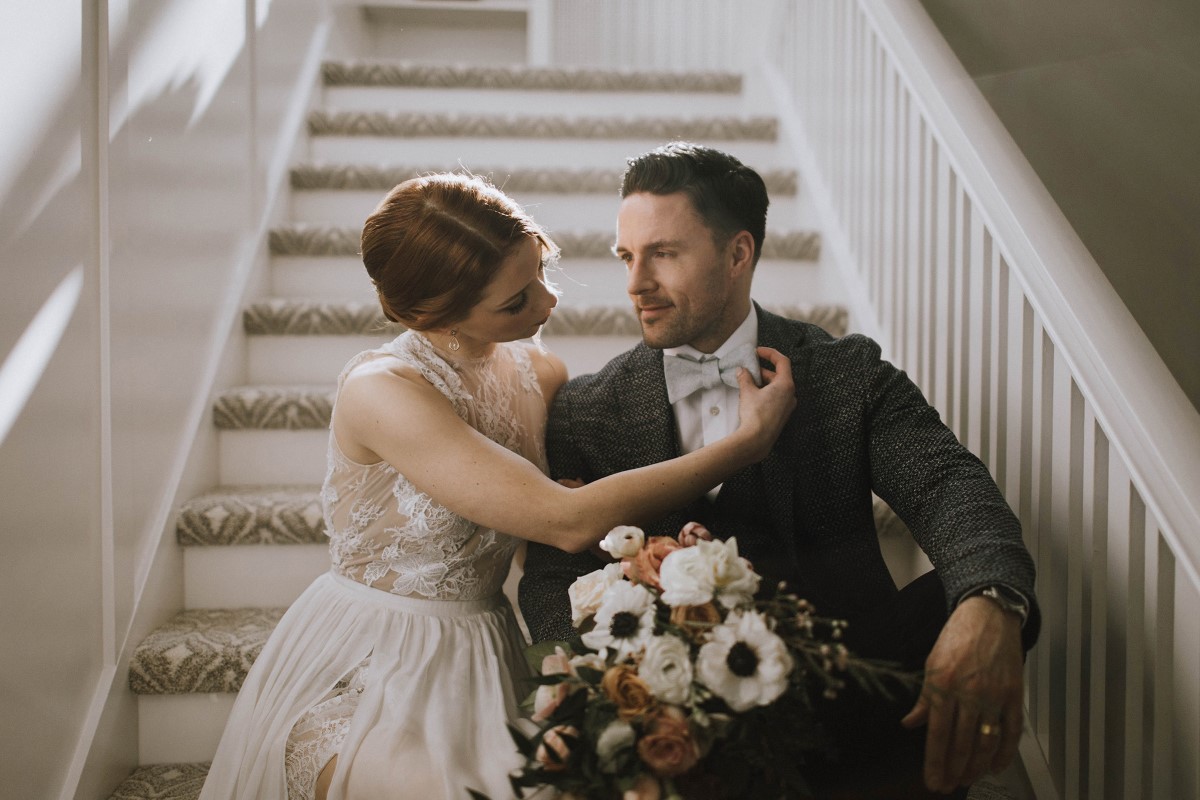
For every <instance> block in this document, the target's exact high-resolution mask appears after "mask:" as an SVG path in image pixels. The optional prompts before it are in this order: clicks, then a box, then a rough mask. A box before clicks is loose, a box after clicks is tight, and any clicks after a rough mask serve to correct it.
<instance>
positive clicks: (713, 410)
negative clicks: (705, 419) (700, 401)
mask: <svg viewBox="0 0 1200 800" xmlns="http://www.w3.org/2000/svg"><path fill="white" fill-rule="evenodd" d="M708 413H709V414H712V415H713V416H714V417H715V416H716V415H717V414H720V413H721V409H720V407H719V406H713V407H712V408H710V409H709V410H708Z"/></svg>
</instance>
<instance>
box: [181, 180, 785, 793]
mask: <svg viewBox="0 0 1200 800" xmlns="http://www.w3.org/2000/svg"><path fill="white" fill-rule="evenodd" d="M362 255H363V262H364V263H365V264H366V267H367V271H368V273H369V274H370V276H371V280H372V281H373V282H374V285H375V288H376V291H377V294H378V296H379V301H380V303H381V304H382V306H383V310H384V312H385V314H386V315H387V316H388V318H389V319H391V320H393V321H396V322H400V323H403V324H404V325H405V326H406V327H407V328H408V330H407V331H406V332H405V333H403V334H401V335H400V336H399V337H398V338H397V339H395V340H394V341H392V342H391V343H389V344H387V345H384V346H383V347H381V348H378V349H376V350H370V351H367V352H364V353H360V354H359V355H357V356H355V357H354V358H353V359H352V360H351V361H350V362H349V364H347V365H346V367H345V369H344V370H343V371H342V374H341V375H340V377H339V378H338V386H337V398H336V402H335V405H334V410H333V419H332V423H331V425H330V436H329V455H328V470H327V473H326V477H325V483H324V486H323V487H322V491H321V499H322V504H323V507H324V513H325V524H326V530H327V532H328V535H329V538H330V547H329V549H330V556H331V561H332V564H331V567H330V570H329V572H327V573H325V574H324V575H322V576H321V577H319V578H317V579H316V580H315V581H314V582H313V583H312V585H311V586H309V587H308V589H306V590H305V591H304V593H303V594H302V595H301V596H300V597H299V599H297V600H296V602H295V603H294V604H293V605H292V606H291V608H290V609H289V610H288V612H287V613H286V614H285V615H284V617H283V619H282V620H281V621H280V623H279V625H278V627H277V628H276V629H275V631H274V633H273V634H272V635H271V637H270V639H269V640H268V642H267V643H266V645H265V647H264V648H263V651H262V654H261V655H260V656H259V658H258V659H257V661H256V662H255V664H254V667H253V668H252V669H251V670H250V674H249V676H248V677H247V679H246V682H245V684H244V686H243V687H242V690H241V693H240V694H239V695H238V698H237V701H236V703H235V705H234V708H233V712H232V713H231V715H230V717H229V722H228V724H227V726H226V728H225V733H224V735H223V737H222V739H221V743H220V745H219V747H218V749H217V754H216V757H215V759H214V761H213V764H212V768H211V770H210V772H209V776H208V779H207V782H206V783H205V786H204V790H203V792H202V793H201V795H200V796H201V799H202V800H229V798H245V799H246V800H264V799H270V798H278V799H279V800H283V799H284V798H289V800H302V799H303V800H308V799H309V798H318V799H319V800H321V799H323V798H354V799H355V800H360V799H364V798H388V799H389V800H396V798H410V797H411V798H422V800H430V799H434V800H436V799H437V798H465V797H467V796H468V791H467V790H468V788H470V789H473V790H477V791H480V792H484V793H487V794H488V795H490V796H492V797H493V798H501V797H510V796H512V789H511V787H510V784H509V782H508V777H507V776H508V773H509V771H510V770H512V769H513V768H514V767H516V766H518V765H519V763H520V758H519V756H518V754H517V752H516V750H515V747H514V745H513V743H512V740H511V739H510V737H509V734H508V731H507V730H506V724H507V723H513V724H520V721H521V714H520V711H519V709H518V703H519V702H520V700H521V697H522V695H523V694H524V693H525V692H527V691H528V690H529V688H530V687H529V686H528V685H522V683H521V679H522V678H524V677H526V676H527V675H528V671H527V668H526V666H525V662H524V659H523V655H522V646H523V641H522V639H521V636H520V633H519V630H518V627H517V624H516V621H515V617H514V614H513V611H512V608H511V606H510V605H509V603H508V601H507V599H506V598H505V597H504V595H503V593H502V592H501V587H502V585H503V583H504V580H505V576H506V574H507V573H508V570H509V566H510V562H511V560H512V557H513V553H514V551H515V550H516V548H517V544H518V542H519V540H520V539H528V540H530V541H534V542H542V543H545V544H550V545H553V546H555V547H559V548H562V549H564V550H569V551H579V550H583V549H586V548H588V547H590V546H593V545H595V544H596V543H597V542H598V541H599V540H600V539H601V538H603V537H604V535H605V534H606V533H607V532H608V531H609V530H610V529H611V528H613V527H615V526H617V525H620V524H637V523H638V522H639V521H643V520H649V519H654V518H657V517H660V516H661V515H663V514H664V513H667V512H668V511H669V510H671V509H674V508H677V507H679V506H681V505H683V504H685V503H686V502H688V501H690V500H692V499H694V498H695V497H698V496H699V495H701V494H703V493H704V492H705V491H707V490H708V489H709V488H711V487H712V486H715V485H716V484H718V483H720V482H721V481H722V480H723V479H724V478H726V477H727V476H728V475H730V474H732V473H733V472H735V471H736V470H738V469H740V468H742V467H743V466H746V465H748V464H751V463H754V462H756V461H758V460H760V459H762V458H764V457H765V456H766V454H767V452H768V449H769V447H770V445H771V443H772V442H773V441H774V439H775V437H776V436H777V435H778V433H779V430H780V428H781V427H782V424H783V421H784V420H786V419H787V417H788V414H789V412H790V411H791V408H792V406H793V405H794V404H795V398H794V389H793V385H792V380H791V369H790V366H789V364H788V362H787V360H786V359H785V358H784V357H783V356H781V355H780V354H779V353H777V352H776V351H774V350H769V349H767V348H760V351H759V353H760V356H761V357H763V358H764V359H767V360H769V361H770V363H771V368H770V369H766V368H764V369H763V375H764V386H763V387H762V388H761V389H760V388H757V387H756V386H755V385H754V383H753V380H752V379H751V378H750V377H749V376H748V375H747V374H745V371H744V370H743V372H742V374H741V375H740V376H739V382H740V385H741V386H740V391H741V407H740V412H739V413H740V426H739V428H738V429H737V431H736V432H735V433H734V434H733V435H731V436H729V437H728V438H726V439H723V440H722V441H720V442H718V443H716V444H713V445H711V446H709V447H705V448H703V449H701V450H698V451H696V452H694V453H691V454H689V455H686V456H683V457H682V458H678V459H675V460H674V461H668V462H664V463H661V464H655V465H653V466H647V467H644V468H642V469H638V470H633V471H630V472H626V473H621V474H617V475H613V476H610V477H607V478H604V479H603V480H599V481H596V482H595V483H592V484H589V485H587V486H583V487H580V488H568V487H566V486H563V485H559V484H557V483H555V482H554V481H552V480H550V479H549V478H547V477H546V475H545V472H546V460H545V453H544V450H543V442H542V438H543V433H544V427H545V420H546V411H547V407H548V405H549V404H550V402H551V401H552V400H553V399H554V395H555V392H556V391H557V390H558V388H559V386H561V385H562V383H563V382H564V381H565V380H566V370H565V368H564V366H563V364H562V362H561V361H560V360H559V359H558V358H557V357H555V356H554V355H552V354H550V353H548V352H546V351H545V350H543V349H541V348H540V347H539V346H537V345H535V344H530V343H526V342H522V341H521V340H524V339H528V338H529V337H531V336H533V335H534V334H535V333H537V331H538V330H539V329H540V327H541V326H542V325H543V324H544V323H545V322H546V320H547V319H548V318H549V316H550V313H551V310H552V309H553V308H554V306H555V304H556V303H557V301H558V298H557V295H556V294H555V292H554V290H553V289H552V287H551V286H550V285H549V284H548V283H547V282H546V277H545V269H546V266H547V263H548V262H549V261H551V260H552V259H554V258H555V256H556V255H557V253H556V249H555V246H554V244H553V243H552V242H551V241H550V239H549V238H548V237H547V236H546V234H545V233H544V232H543V231H542V230H541V229H540V228H539V227H538V226H537V225H536V224H535V223H534V221H533V220H532V219H531V218H530V217H529V216H528V215H527V214H526V213H525V212H524V211H523V210H522V209H521V208H520V207H519V206H518V205H517V204H516V203H515V202H514V201H512V200H511V199H510V198H508V197H507V196H506V195H504V194H503V193H502V192H500V191H499V190H497V189H496V188H494V187H492V186H491V185H490V184H488V183H486V182H485V181H484V180H482V179H481V178H478V177H472V176H463V175H455V174H440V175H430V176H426V177H422V178H416V179H413V180H410V181H407V182H405V183H402V184H400V185H399V186H397V187H396V188H394V189H393V190H392V191H391V192H390V193H389V194H388V195H387V197H385V198H384V200H383V202H382V203H381V204H380V205H379V207H378V208H377V209H376V210H375V211H374V212H373V213H372V214H371V216H370V217H369V218H368V219H367V221H366V225H365V227H364V229H363V235H362Z"/></svg>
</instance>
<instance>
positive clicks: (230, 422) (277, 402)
mask: <svg viewBox="0 0 1200 800" xmlns="http://www.w3.org/2000/svg"><path fill="white" fill-rule="evenodd" d="M333 395H334V388H333V386H332V385H327V386H237V387H234V388H232V389H226V390H225V391H223V392H221V393H219V394H218V395H217V397H216V399H214V400H213V425H214V426H215V427H216V429H217V430H221V431H229V430H243V429H253V430H272V431H278V430H286V431H302V430H325V429H328V428H329V419H330V415H331V414H332V413H333Z"/></svg>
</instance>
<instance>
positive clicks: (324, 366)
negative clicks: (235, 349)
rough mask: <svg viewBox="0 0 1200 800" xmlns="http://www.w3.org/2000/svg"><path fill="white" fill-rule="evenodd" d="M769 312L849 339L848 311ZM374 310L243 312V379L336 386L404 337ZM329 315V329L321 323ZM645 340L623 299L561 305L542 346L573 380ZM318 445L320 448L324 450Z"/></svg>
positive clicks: (283, 304)
mask: <svg viewBox="0 0 1200 800" xmlns="http://www.w3.org/2000/svg"><path fill="white" fill-rule="evenodd" d="M771 266H772V265H771V264H770V263H760V264H759V265H758V270H760V271H762V272H763V274H762V275H759V276H758V277H757V278H756V280H758V281H762V280H763V279H764V278H768V277H772V270H771ZM774 277H775V280H772V281H768V282H767V284H766V285H768V286H770V285H772V284H774V285H775V291H768V292H767V293H766V294H767V296H773V297H787V296H789V295H790V296H797V295H800V296H803V295H805V294H806V292H805V291H804V289H806V288H810V289H812V291H811V292H809V293H808V294H811V295H812V296H819V295H820V288H819V287H816V286H812V285H811V284H812V282H811V281H808V280H805V278H806V277H808V276H801V275H796V274H795V273H794V272H792V273H791V275H790V276H789V273H788V272H787V271H785V270H778V271H777V272H776V273H775V275H774ZM789 277H790V281H788V278H789ZM614 281H618V282H617V285H616V286H614V287H613V288H612V291H613V294H614V296H615V295H617V294H619V293H620V288H619V287H620V286H621V285H623V284H621V283H620V282H619V279H616V278H614ZM789 283H790V285H789ZM797 287H799V289H797ZM565 288H566V290H567V292H569V293H573V292H574V290H575V287H574V286H571V285H567V286H566V287H565ZM364 305H369V308H364V307H363V306H364ZM768 308H769V309H770V310H772V311H776V312H778V313H781V314H783V315H784V316H788V317H793V318H797V319H803V320H806V321H809V322H812V323H814V324H816V325H820V326H821V327H822V328H824V329H825V330H827V331H829V332H830V333H832V334H834V335H836V336H841V335H843V334H844V333H845V332H846V327H847V312H846V309H845V308H844V307H843V306H835V305H812V306H807V305H803V306H802V305H799V304H797V305H769V306H768ZM377 309H378V305H377V304H376V303H374V301H372V302H371V303H369V304H358V303H356V302H351V303H348V304H347V307H346V308H344V309H343V308H339V306H338V304H337V303H334V302H324V301H306V300H269V301H264V302H262V303H256V304H253V305H251V306H249V307H248V308H247V309H246V310H245V317H246V319H247V325H246V330H247V332H248V333H252V334H253V335H251V336H249V337H248V339H247V361H248V363H247V373H246V374H247V375H248V376H249V378H250V381H251V382H253V383H254V384H256V385H269V384H277V385H297V386H302V385H309V386H311V385H323V384H331V383H333V382H334V380H335V379H336V378H337V375H338V374H339V373H340V372H341V370H342V368H343V367H344V366H345V365H346V362H347V361H349V360H350V358H351V357H353V356H354V355H355V354H356V353H360V352H362V351H363V350H370V349H372V348H375V347H379V346H380V345H382V344H384V343H385V342H387V341H389V340H390V339H392V338H394V337H395V336H396V335H397V334H398V333H399V332H400V331H401V330H402V329H401V327H400V326H399V325H394V324H389V325H387V326H383V317H382V315H381V314H380V313H379V312H378V310H377ZM326 315H328V318H329V320H330V321H329V323H328V324H326V323H324V322H323V319H324V318H325V316H326ZM352 323H353V324H352ZM640 338H641V333H640V331H639V330H638V327H637V321H636V319H635V318H634V316H633V313H632V311H631V310H630V307H629V304H628V302H627V301H626V300H625V299H624V298H621V300H620V301H618V302H615V303H612V304H607V305H599V304H598V305H596V306H573V305H566V304H565V301H564V304H560V306H559V307H558V308H557V309H556V310H555V312H554V314H553V315H552V316H551V317H550V322H549V323H547V325H546V328H545V330H544V331H543V334H542V343H543V344H545V345H546V347H548V348H550V349H551V350H552V351H554V353H556V354H557V355H558V356H559V357H560V358H562V359H563V361H564V362H565V363H566V365H567V371H568V373H569V374H570V375H582V374H585V373H589V372H596V371H597V370H599V369H600V368H601V367H602V366H604V364H606V363H607V362H608V361H609V360H610V359H612V358H613V357H614V356H616V355H618V354H619V353H622V352H624V351H625V350H628V349H629V348H631V347H633V346H634V345H635V344H637V342H638V341H639V340H640ZM314 446H319V447H323V445H320V444H319V443H317V444H315V445H314ZM317 479H318V480H319V479H320V476H318V477H317Z"/></svg>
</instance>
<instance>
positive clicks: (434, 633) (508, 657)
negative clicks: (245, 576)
mask: <svg viewBox="0 0 1200 800" xmlns="http://www.w3.org/2000/svg"><path fill="white" fill-rule="evenodd" d="M522 649H523V640H522V638H521V634H520V632H519V629H518V627H517V623H516V619H515V616H514V614H513V610H512V607H511V606H510V604H509V602H508V599H507V598H506V597H505V596H504V595H503V594H502V593H497V594H496V595H495V596H494V597H492V598H489V599H486V600H472V601H459V600H425V599H418V598H411V597H399V596H396V595H392V594H388V593H387V592H384V591H381V590H378V589H372V588H370V587H368V586H366V585H364V584H361V583H358V582H355V581H353V580H350V579H349V578H345V577H342V576H340V575H336V574H334V573H332V572H329V573H326V574H324V575H322V576H321V577H319V578H317V580H315V581H314V582H313V583H312V584H311V585H310V586H309V587H308V589H306V590H305V591H304V593H303V594H302V595H301V596H300V597H299V599H297V600H296V602H295V603H293V604H292V606H291V607H290V608H289V609H288V611H287V613H286V614H284V616H283V618H282V619H281V620H280V622H279V625H278V627H277V628H276V629H275V631H274V632H273V633H272V634H271V636H270V638H269V639H268V641H267V643H266V645H265V646H264V647H263V651H262V654H261V655H260V656H259V657H258V659H257V660H256V661H255V662H254V666H253V667H252V668H251V670H250V673H249V675H248V676H247V678H246V682H245V684H244V685H243V686H242V689H241V692H240V693H239V694H238V697H237V700H236V702H235V704H234V707H233V711H232V713H231V714H230V717H229V722H228V723H227V725H226V728H225V733H224V735H223V736H222V738H221V743H220V745H219V746H218V748H217V754H216V757H215V758H214V760H213V765H212V768H211V770H210V772H209V777H208V780H207V781H206V783H205V785H204V790H203V792H202V793H201V800H229V799H230V798H238V799H239V800H243V799H244V800H274V799H276V798H277V799H278V800H285V799H286V798H287V796H288V794H287V780H286V776H285V770H284V759H285V749H286V747H287V741H288V736H289V734H290V733H291V732H292V728H293V727H294V726H295V725H296V722H297V721H298V720H299V719H300V718H301V716H303V715H304V714H305V713H306V712H309V711H310V710H312V709H313V708H314V707H315V706H317V705H318V704H319V703H321V702H322V700H323V699H324V698H327V697H328V696H329V694H330V692H331V691H333V690H335V687H337V686H338V685H339V683H341V685H344V679H345V678H346V677H347V676H348V675H350V674H351V673H353V672H355V670H356V669H357V668H358V667H359V666H360V665H361V664H362V663H363V662H364V661H366V660H367V659H368V658H369V659H370V661H369V666H368V667H367V669H366V671H365V674H364V677H363V680H362V682H361V685H360V687H359V690H360V692H361V693H360V694H358V696H357V698H356V700H357V703H356V706H355V709H354V711H353V715H352V716H351V717H350V722H349V726H348V728H346V729H345V731H344V739H343V740H342V741H341V745H340V747H338V754H339V755H338V763H337V767H336V769H335V771H334V776H333V784H332V786H331V788H330V792H329V798H330V800H345V798H353V800H373V799H374V798H387V799H388V800H399V798H408V797H412V798H422V800H437V798H446V800H450V799H451V798H454V799H455V800H457V799H458V798H466V797H467V796H468V793H467V788H468V787H469V788H471V789H475V790H477V791H481V792H484V793H485V794H487V795H489V796H490V797H492V798H494V800H500V799H501V798H509V797H512V796H513V792H512V788H511V785H510V784H509V781H508V774H509V772H510V771H512V770H513V769H515V768H517V767H519V766H520V764H521V758H520V756H519V755H518V753H517V751H516V748H515V746H514V744H513V742H512V738H511V737H510V735H509V733H508V730H507V727H506V724H507V723H512V724H519V725H522V726H524V725H527V724H528V723H527V722H523V721H522V718H521V714H520V711H519V709H518V705H519V703H520V701H521V699H522V698H523V697H524V695H525V694H527V693H528V691H530V690H531V689H532V684H529V683H526V682H525V681H524V679H525V678H527V677H528V676H529V674H530V672H529V669H528V666H527V665H526V663H525V659H524V656H523V653H522Z"/></svg>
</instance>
